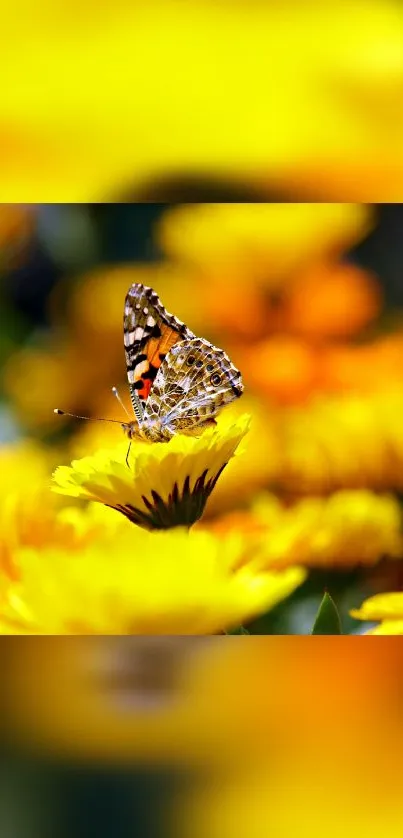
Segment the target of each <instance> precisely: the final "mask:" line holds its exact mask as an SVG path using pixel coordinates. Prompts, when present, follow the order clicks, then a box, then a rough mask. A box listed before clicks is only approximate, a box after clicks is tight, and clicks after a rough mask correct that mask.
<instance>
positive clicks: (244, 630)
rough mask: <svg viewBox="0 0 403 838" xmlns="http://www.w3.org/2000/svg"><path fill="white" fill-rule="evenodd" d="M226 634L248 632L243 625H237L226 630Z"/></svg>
mask: <svg viewBox="0 0 403 838" xmlns="http://www.w3.org/2000/svg"><path fill="white" fill-rule="evenodd" d="M225 633H226V634H249V632H248V631H247V630H246V629H245V628H244V627H243V626H238V627H237V628H234V629H232V631H226V632H225Z"/></svg>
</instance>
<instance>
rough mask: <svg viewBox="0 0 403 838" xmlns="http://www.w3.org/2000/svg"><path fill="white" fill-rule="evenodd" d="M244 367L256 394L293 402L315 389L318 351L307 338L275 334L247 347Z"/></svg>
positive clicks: (244, 372)
mask: <svg viewBox="0 0 403 838" xmlns="http://www.w3.org/2000/svg"><path fill="white" fill-rule="evenodd" d="M234 357H235V356H234ZM239 363H240V364H241V359H240V360H239ZM241 369H242V371H243V375H244V379H245V382H246V384H247V385H248V384H249V385H250V386H251V387H253V388H254V390H255V392H256V394H257V395H259V396H260V397H261V396H266V397H269V398H272V399H275V400H276V401H277V402H279V403H280V404H287V403H291V404H292V403H295V402H300V401H302V400H304V399H305V398H306V397H307V396H309V394H310V393H311V392H312V390H313V389H315V387H316V385H317V376H318V358H317V353H316V350H315V349H314V348H313V347H310V346H309V344H307V343H306V342H305V341H304V340H302V339H300V338H298V337H293V336H287V335H276V336H274V337H272V338H269V339H267V340H265V341H262V342H261V343H259V344H256V345H254V346H252V347H251V348H250V350H247V351H246V352H245V353H244V360H243V363H242V364H241Z"/></svg>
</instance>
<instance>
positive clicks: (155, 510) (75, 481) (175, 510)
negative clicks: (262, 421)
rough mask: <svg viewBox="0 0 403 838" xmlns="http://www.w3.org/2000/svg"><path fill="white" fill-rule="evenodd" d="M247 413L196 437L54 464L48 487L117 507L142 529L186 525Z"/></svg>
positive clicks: (234, 444) (244, 427)
mask: <svg viewBox="0 0 403 838" xmlns="http://www.w3.org/2000/svg"><path fill="white" fill-rule="evenodd" d="M250 421H251V417H250V416H249V415H248V414H244V415H242V416H240V417H239V418H237V419H236V420H235V421H234V419H233V417H225V419H223V420H222V421H220V422H219V423H218V424H217V426H216V427H214V428H213V429H209V430H207V431H205V432H204V433H203V434H202V435H201V436H200V437H198V438H194V437H186V436H182V435H177V436H175V437H173V439H172V440H170V442H167V443H154V444H151V445H150V444H147V443H142V442H135V443H133V444H132V446H131V451H130V456H129V460H128V461H127V462H126V460H127V445H126V443H125V444H123V445H119V446H118V447H116V448H115V449H113V450H112V451H104V450H102V451H98V452H96V453H95V454H94V455H93V456H89V457H84V458H83V459H81V460H74V461H73V462H72V463H71V466H60V467H59V468H58V469H56V471H55V472H54V474H53V485H52V489H53V491H55V492H57V493H59V494H60V493H61V494H65V495H70V496H73V497H79V498H80V497H81V498H84V499H86V500H93V501H97V502H98V503H103V504H105V505H106V506H109V507H112V508H114V509H117V510H118V511H119V512H121V513H123V514H124V515H125V516H126V517H127V518H128V519H129V520H130V521H132V522H133V523H135V524H138V525H139V526H142V527H144V528H145V529H151V530H152V529H169V528H171V527H177V526H187V527H190V526H191V525H192V524H194V523H195V522H196V521H198V520H199V518H200V517H201V515H202V514H203V512H204V508H205V505H206V502H207V499H208V497H209V496H210V494H211V492H212V491H213V489H214V486H215V485H216V483H217V480H218V478H219V476H220V474H221V473H222V471H223V470H224V468H225V467H226V465H227V464H228V463H229V461H230V459H231V458H232V457H233V456H234V454H235V452H236V450H237V448H238V446H239V444H240V442H241V441H242V440H243V438H244V437H245V435H246V434H247V432H248V430H249V426H250Z"/></svg>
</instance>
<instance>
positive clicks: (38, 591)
mask: <svg viewBox="0 0 403 838" xmlns="http://www.w3.org/2000/svg"><path fill="white" fill-rule="evenodd" d="M247 551H248V544H247V541H246V540H243V539H241V538H236V539H234V538H229V539H227V540H223V539H218V538H216V537H215V536H213V535H211V534H210V533H204V532H199V533H188V531H187V530H184V529H182V528H176V529H174V530H172V531H170V532H158V533H156V532H154V533H148V532H143V531H142V530H140V529H138V528H136V527H131V526H128V528H127V529H126V532H124V533H121V535H120V536H119V537H118V538H115V539H114V540H112V539H110V538H108V539H106V540H105V539H103V538H102V537H101V538H98V540H96V541H91V542H90V543H89V544H88V545H86V546H83V547H82V549H81V550H79V551H70V550H68V549H63V548H61V547H47V548H45V549H43V548H42V549H40V550H36V549H32V548H25V549H21V550H19V551H17V552H16V555H15V562H16V564H17V566H18V568H19V580H18V581H14V582H12V583H11V582H9V580H6V581H5V580H4V579H2V580H1V582H0V584H1V594H0V631H1V632H2V633H3V634H148V635H150V634H216V633H222V632H223V631H224V630H226V629H228V628H231V627H233V626H236V625H239V624H240V623H242V622H243V621H244V620H247V619H250V618H252V617H254V616H256V615H258V614H261V613H263V612H265V611H267V610H268V609H269V608H271V607H272V606H273V605H275V604H277V603H278V602H279V601H281V600H282V599H283V598H284V597H286V596H288V595H289V594H290V593H292V591H293V590H294V589H295V588H296V587H297V586H298V585H299V584H301V582H303V580H304V578H305V571H304V570H303V569H302V568H295V567H293V568H289V569H287V570H285V571H279V572H276V571H273V572H269V573H266V572H258V571H256V569H255V567H254V564H253V555H251V553H249V555H250V558H251V562H250V563H248V562H247V561H246V560H245V553H247Z"/></svg>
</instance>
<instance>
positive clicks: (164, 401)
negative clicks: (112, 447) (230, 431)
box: [122, 283, 244, 442]
mask: <svg viewBox="0 0 403 838" xmlns="http://www.w3.org/2000/svg"><path fill="white" fill-rule="evenodd" d="M124 345H125V354H126V366H127V376H128V380H129V387H130V396H131V401H132V405H133V410H134V414H135V420H134V421H133V422H128V423H125V424H122V427H123V430H124V431H125V433H126V435H127V436H128V437H129V439H143V440H148V441H149V442H168V441H169V440H170V439H172V437H173V436H175V435H176V434H186V435H190V436H200V435H201V433H202V432H203V431H204V430H205V429H206V428H208V427H210V426H212V425H215V424H216V419H215V417H216V416H217V415H218V413H219V412H220V410H221V409H222V408H223V407H224V406H225V405H227V404H229V403H230V402H232V401H234V400H235V399H237V398H239V397H240V396H241V395H242V393H243V389H244V388H243V383H242V378H241V373H240V371H239V370H237V369H236V367H235V366H234V365H233V364H232V363H231V361H230V359H229V357H228V355H226V353H225V352H224V351H223V350H222V349H218V347H216V346H213V345H212V344H211V343H209V341H207V340H205V339H204V338H201V337H197V336H196V335H195V334H194V333H193V332H191V330H190V329H189V328H188V327H187V326H186V325H185V324H184V323H182V322H181V321H180V320H178V318H177V317H175V316H174V315H173V314H170V313H169V312H168V311H167V310H166V309H165V308H164V306H163V305H162V303H161V300H160V299H159V297H158V295H157V294H156V292H155V291H153V289H152V288H149V287H147V286H145V285H141V284H140V283H134V284H133V285H132V286H131V287H130V288H129V291H128V293H127V295H126V300H125V309H124Z"/></svg>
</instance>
